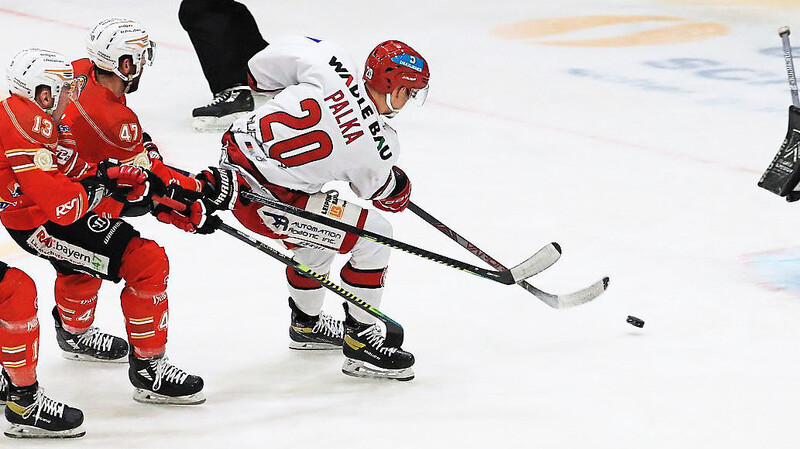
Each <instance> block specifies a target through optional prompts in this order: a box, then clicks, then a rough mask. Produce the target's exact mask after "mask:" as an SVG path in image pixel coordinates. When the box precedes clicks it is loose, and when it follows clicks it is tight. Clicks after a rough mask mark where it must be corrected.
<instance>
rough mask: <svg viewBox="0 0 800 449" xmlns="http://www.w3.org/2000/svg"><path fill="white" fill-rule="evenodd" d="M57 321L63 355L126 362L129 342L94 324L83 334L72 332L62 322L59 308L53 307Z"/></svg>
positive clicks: (72, 358)
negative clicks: (107, 332) (103, 330)
mask: <svg viewBox="0 0 800 449" xmlns="http://www.w3.org/2000/svg"><path fill="white" fill-rule="evenodd" d="M53 319H54V320H55V322H56V341H58V347H60V348H61V350H62V353H61V355H62V356H63V357H64V358H65V359H68V360H82V361H87V362H109V363H125V362H127V358H126V357H125V356H127V355H128V342H127V341H125V340H123V339H121V338H119V337H115V336H113V335H109V334H106V333H104V332H100V329H98V328H96V327H94V326H92V327H90V328H89V329H88V330H87V331H86V332H84V333H82V334H71V333H69V332H67V331H66V330H65V329H64V327H63V326H62V324H61V316H60V315H59V314H58V308H57V307H53Z"/></svg>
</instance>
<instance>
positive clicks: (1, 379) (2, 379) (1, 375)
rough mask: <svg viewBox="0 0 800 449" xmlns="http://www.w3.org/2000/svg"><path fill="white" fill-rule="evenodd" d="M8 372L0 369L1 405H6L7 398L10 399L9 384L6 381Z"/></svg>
mask: <svg viewBox="0 0 800 449" xmlns="http://www.w3.org/2000/svg"><path fill="white" fill-rule="evenodd" d="M6 376H7V374H6V370H5V369H3V368H0V405H6V398H8V384H9V382H8V381H7V380H6Z"/></svg>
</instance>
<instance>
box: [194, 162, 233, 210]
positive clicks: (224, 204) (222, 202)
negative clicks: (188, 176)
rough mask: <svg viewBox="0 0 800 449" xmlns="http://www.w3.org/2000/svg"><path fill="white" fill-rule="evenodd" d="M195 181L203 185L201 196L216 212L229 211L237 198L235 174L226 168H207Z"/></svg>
mask: <svg viewBox="0 0 800 449" xmlns="http://www.w3.org/2000/svg"><path fill="white" fill-rule="evenodd" d="M195 178H196V179H198V180H199V181H201V182H202V183H203V196H205V198H206V199H207V200H208V201H209V202H210V203H211V207H213V208H214V210H215V211H217V210H231V209H233V206H234V205H235V204H236V200H237V198H238V196H239V179H238V176H237V175H236V172H234V171H233V170H229V169H226V168H217V167H208V170H203V171H201V172H200V173H199V174H198V175H197V176H195Z"/></svg>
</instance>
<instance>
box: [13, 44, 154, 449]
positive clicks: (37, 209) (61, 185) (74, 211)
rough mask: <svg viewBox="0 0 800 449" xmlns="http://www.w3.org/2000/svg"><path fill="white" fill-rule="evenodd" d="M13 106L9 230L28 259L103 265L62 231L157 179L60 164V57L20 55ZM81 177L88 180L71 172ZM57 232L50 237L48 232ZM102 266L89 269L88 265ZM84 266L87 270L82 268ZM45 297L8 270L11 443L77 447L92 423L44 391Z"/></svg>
mask: <svg viewBox="0 0 800 449" xmlns="http://www.w3.org/2000/svg"><path fill="white" fill-rule="evenodd" d="M6 79H7V82H8V86H9V90H10V92H11V96H10V97H9V98H6V99H5V100H3V101H1V102H0V220H2V223H3V225H4V226H5V227H6V228H7V229H8V231H9V233H10V234H11V235H12V237H13V238H14V239H15V240H16V241H17V242H18V243H19V244H20V245H22V246H23V248H25V249H26V250H28V251H31V252H33V248H39V249H40V250H41V251H42V252H43V253H47V254H49V255H50V256H51V257H52V258H53V259H56V260H63V261H69V260H73V259H74V260H76V265H79V264H80V263H84V264H91V263H96V264H98V265H100V264H103V263H104V261H103V260H102V259H100V258H101V257H102V256H101V255H100V254H91V253H89V252H87V251H80V248H78V247H77V246H74V245H71V244H69V243H68V242H65V241H62V240H60V239H58V238H57V237H56V236H54V235H52V234H53V233H52V231H53V230H54V229H56V227H59V226H67V227H68V226H70V225H72V224H74V223H78V222H80V221H82V220H84V219H85V218H86V217H87V216H91V215H93V214H92V213H91V212H90V211H91V210H92V209H93V208H94V207H96V206H97V205H98V204H99V203H100V201H101V200H102V199H103V197H104V196H105V195H107V194H108V193H109V192H115V191H117V190H118V188H119V187H124V186H127V187H130V188H131V192H129V194H128V195H132V196H131V198H134V197H138V196H142V195H144V194H146V193H147V182H146V179H147V175H146V174H145V173H144V172H143V171H142V170H140V169H137V168H134V167H119V166H108V165H101V166H99V167H89V166H86V165H85V164H82V163H79V161H77V160H76V159H75V158H71V157H59V154H58V153H57V148H58V136H59V134H58V129H57V122H56V121H55V120H53V116H56V117H57V116H59V115H60V114H61V113H62V112H63V110H64V107H65V106H66V104H67V102H68V101H69V100H68V97H67V91H68V90H69V86H70V82H71V81H72V80H73V72H72V67H71V66H70V65H69V64H68V63H67V62H66V60H65V59H64V57H63V56H62V55H60V54H58V53H54V52H49V51H45V50H39V49H30V50H24V51H22V52H20V53H18V54H17V55H16V56H15V57H14V58H13V60H12V61H11V62H10V64H9V65H8V67H7V70H6ZM67 171H73V172H74V171H77V172H79V173H80V176H81V177H80V179H77V178H76V179H70V178H68V177H67V176H66V175H65V174H64V172H67ZM48 222H49V223H52V227H47V225H46V224H45V223H48ZM84 256H85V257H87V258H89V259H92V260H83V257H84ZM79 258H80V259H81V262H78V261H77V259H79ZM36 314H37V303H36V287H35V285H34V283H33V281H32V280H31V278H30V277H28V276H27V275H26V274H25V273H23V272H22V271H20V270H18V269H16V268H9V267H8V266H6V265H5V264H3V263H0V363H2V365H3V368H4V370H3V374H2V376H1V377H0V399H2V400H4V401H7V402H6V408H5V416H6V419H7V420H8V421H9V422H10V423H11V427H9V428H8V430H6V432H5V434H6V435H8V436H10V437H17V438H69V437H79V436H82V435H83V434H84V433H85V432H84V431H83V429H82V428H81V424H82V423H83V413H82V412H81V411H80V410H78V409H75V408H73V407H69V406H67V405H65V404H62V403H59V402H57V401H54V400H53V399H50V398H49V397H47V396H45V394H44V391H43V390H42V388H41V387H39V384H38V382H37V376H36V365H37V361H38V345H39V321H38V319H37V316H36Z"/></svg>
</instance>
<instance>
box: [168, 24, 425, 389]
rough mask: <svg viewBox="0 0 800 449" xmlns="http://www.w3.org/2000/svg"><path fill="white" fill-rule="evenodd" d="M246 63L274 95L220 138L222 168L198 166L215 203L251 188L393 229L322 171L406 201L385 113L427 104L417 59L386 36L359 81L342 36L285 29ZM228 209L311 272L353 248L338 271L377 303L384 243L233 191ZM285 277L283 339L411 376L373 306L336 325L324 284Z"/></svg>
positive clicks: (351, 369) (407, 357)
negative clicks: (293, 33)
mask: <svg viewBox="0 0 800 449" xmlns="http://www.w3.org/2000/svg"><path fill="white" fill-rule="evenodd" d="M248 66H249V78H250V84H251V87H252V88H253V89H254V90H257V91H271V92H278V93H277V94H276V95H275V97H274V98H273V99H272V100H270V101H268V102H267V103H266V104H265V105H263V106H262V107H260V108H258V109H256V110H255V111H254V112H253V113H251V114H248V115H245V116H243V117H240V118H239V119H237V120H236V121H235V122H234V124H233V125H232V126H231V128H230V130H229V131H228V132H226V133H225V135H224V136H223V159H222V164H221V168H211V169H209V170H207V171H204V172H202V173H201V174H200V175H199V177H200V178H202V179H205V180H206V181H207V183H208V185H209V186H213V188H210V191H211V193H210V194H209V196H208V199H209V200H210V201H211V203H212V204H214V205H215V207H216V208H219V209H225V208H229V207H230V206H231V205H232V202H233V201H236V200H237V194H236V192H237V189H248V190H252V191H254V192H256V193H259V194H261V195H266V196H269V197H272V198H275V199H278V200H280V201H283V202H286V203H289V204H292V205H294V206H297V207H300V208H304V209H306V210H308V211H312V212H315V213H318V214H323V215H326V216H328V217H331V218H335V219H338V220H341V221H343V222H345V223H349V224H351V225H354V226H358V227H360V228H362V229H367V230H370V231H372V232H376V233H379V234H382V235H386V236H391V234H392V227H391V225H390V224H389V222H388V221H387V220H386V219H385V218H383V217H382V216H381V215H380V214H379V213H377V212H376V211H375V210H368V209H362V208H361V207H359V206H358V205H355V204H353V203H348V202H346V201H344V200H342V199H340V198H338V195H337V193H336V192H322V191H321V190H322V188H323V186H324V185H325V184H326V183H328V182H330V181H344V182H348V183H349V185H350V188H351V189H352V190H353V192H354V193H355V194H356V195H358V196H359V197H360V198H363V199H366V200H371V201H372V203H373V205H374V206H375V207H377V208H378V209H381V210H384V211H388V212H400V211H402V210H404V209H405V208H406V206H407V205H408V201H409V196H410V193H411V182H410V181H409V179H408V176H406V174H405V173H404V172H403V170H401V169H400V168H398V167H397V166H396V165H395V162H396V161H397V158H398V155H399V149H400V148H399V143H398V139H397V134H396V133H395V131H394V129H392V128H391V127H390V126H389V125H388V124H387V123H386V122H385V118H387V117H393V116H394V115H395V114H397V113H398V112H399V111H400V110H401V109H402V108H403V107H404V106H405V104H406V103H407V102H408V101H414V102H417V103H418V104H421V103H422V102H424V100H425V96H426V94H427V88H428V79H429V68H428V64H427V62H426V61H425V59H424V58H423V57H422V56H421V55H420V54H419V53H418V52H417V51H415V50H414V49H413V48H411V47H410V46H408V45H406V44H405V43H403V42H400V41H396V40H393V41H386V42H383V43H381V44H379V45H378V46H377V47H375V49H374V50H372V52H371V53H370V55H369V58H368V59H367V62H366V66H365V71H364V74H363V79H362V77H359V75H358V70H357V66H356V64H355V62H354V61H353V60H352V59H351V57H350V56H349V55H348V54H347V53H345V52H344V51H343V50H342V49H341V48H340V47H339V46H337V45H335V44H333V43H330V42H327V41H319V40H316V39H311V38H307V37H289V38H283V39H280V40H275V41H273V42H270V44H269V45H268V46H267V47H266V48H265V49H264V50H262V51H261V52H259V53H257V54H256V55H255V56H254V57H253V58H252V59H251V60H250V62H249V64H248ZM239 184H241V185H239ZM233 213H234V215H235V216H236V217H237V219H238V220H239V221H240V222H241V223H242V224H243V225H245V226H246V227H247V228H249V229H250V230H253V231H255V232H258V233H260V234H262V235H266V236H269V237H272V238H276V239H282V241H283V242H284V243H285V244H286V245H287V247H289V248H292V249H293V251H294V254H295V259H296V260H298V261H299V262H301V263H303V264H304V265H306V266H308V267H310V268H311V269H313V270H314V271H316V272H317V273H329V271H330V267H331V263H332V261H333V259H334V256H335V255H336V254H337V253H341V254H350V260H349V261H348V262H347V264H345V266H344V267H343V268H342V270H341V272H340V274H341V280H342V286H343V287H344V288H346V289H347V290H349V291H351V292H353V293H354V294H356V295H357V296H359V297H361V298H363V299H364V300H366V301H367V302H369V303H370V304H372V305H374V306H376V307H378V306H379V304H380V302H381V296H382V294H383V288H384V277H385V274H386V267H387V264H388V260H389V253H390V250H389V248H388V247H386V246H382V245H379V244H376V243H374V242H371V241H368V240H366V239H363V238H358V237H357V236H354V235H349V234H345V233H343V232H341V231H338V230H336V229H333V228H328V227H326V226H324V225H320V224H318V223H312V222H308V221H307V220H304V219H301V218H298V217H295V216H292V215H287V214H285V213H284V212H282V211H280V210H278V209H274V208H270V207H269V206H264V205H261V204H256V203H248V202H247V201H236V202H235V204H233ZM179 215H180V214H178V213H177V212H173V216H174V217H176V218H178V219H179V220H180V221H181V222H185V220H186V219H187V218H186V217H180V216H179ZM286 276H287V281H288V287H289V294H290V298H289V305H290V308H291V312H292V313H291V326H290V329H289V335H290V347H291V348H294V349H334V348H339V347H341V348H342V350H343V352H344V355H345V357H346V360H345V363H344V366H343V368H342V369H343V371H344V372H345V373H346V374H349V375H353V376H359V377H389V378H395V379H401V380H408V379H411V378H412V377H413V370H412V368H411V367H412V365H413V364H414V357H413V355H412V354H411V353H409V352H406V351H404V350H402V349H401V348H398V347H387V346H384V342H385V338H384V336H383V334H382V332H381V330H380V329H379V327H378V326H377V325H376V323H375V319H374V318H373V317H372V316H370V315H368V314H367V313H366V312H363V311H362V310H360V309H355V308H348V307H347V304H345V312H346V319H345V321H344V323H342V322H341V321H338V320H336V319H334V318H332V317H331V316H330V315H328V314H326V313H324V312H322V306H323V300H324V293H325V290H324V289H323V288H322V287H321V285H320V284H319V283H318V282H317V281H315V280H312V279H308V278H305V277H303V276H301V275H300V274H299V273H297V272H295V271H294V270H293V269H291V268H290V269H288V270H287V272H286ZM343 342H344V344H343Z"/></svg>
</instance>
